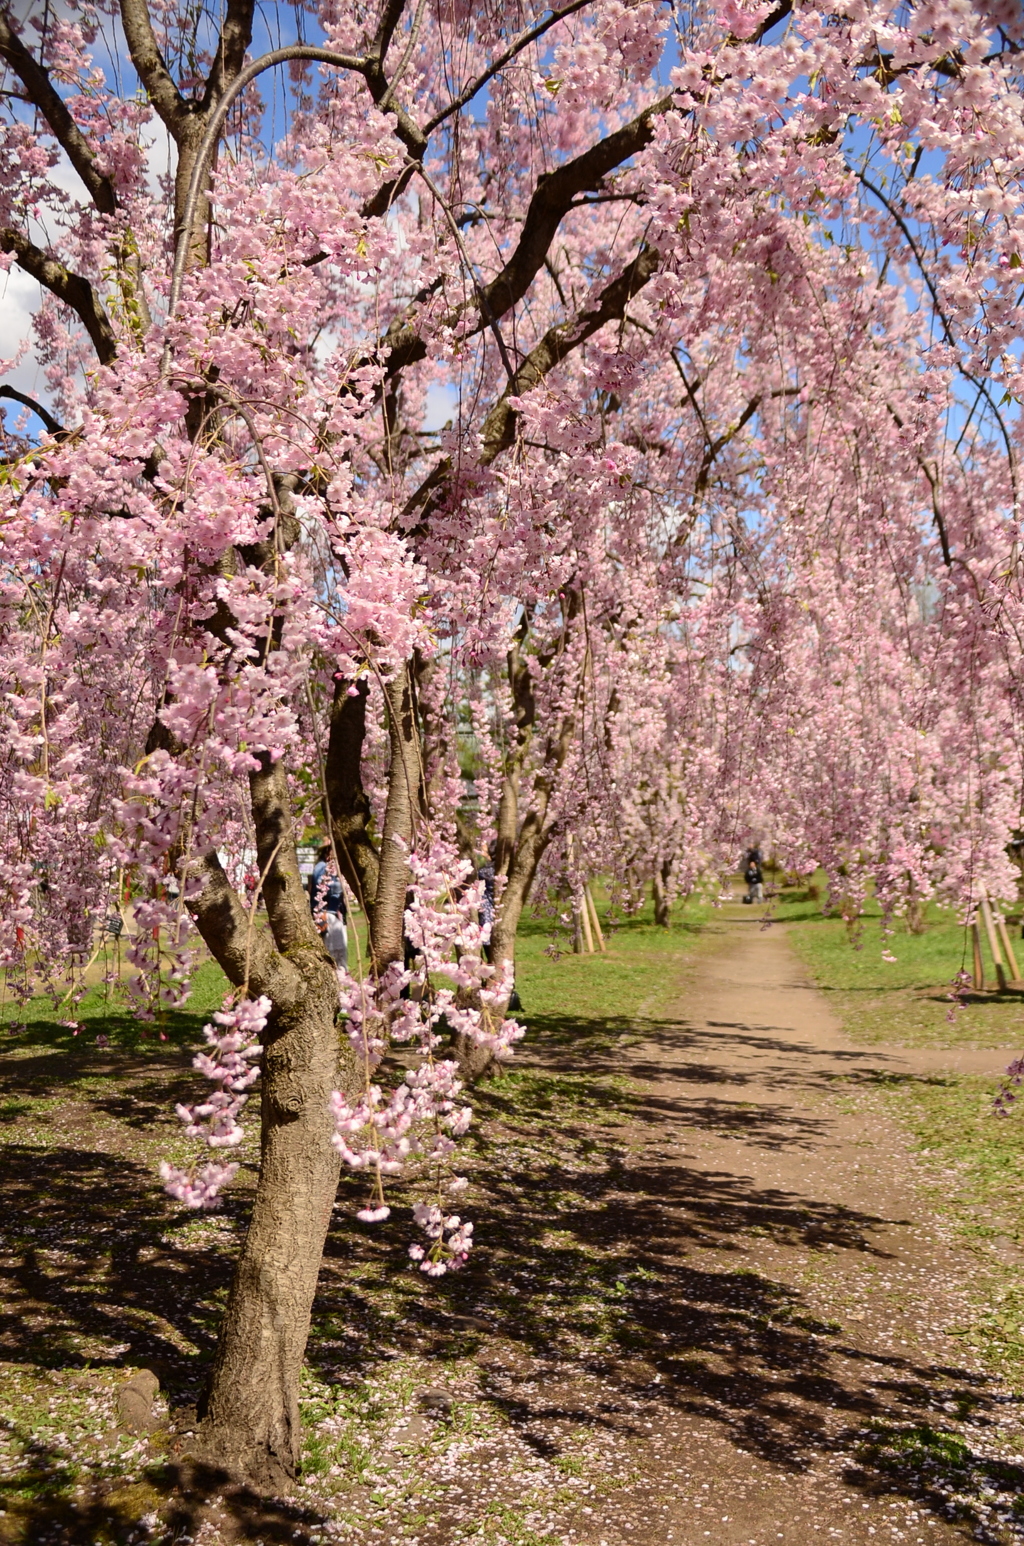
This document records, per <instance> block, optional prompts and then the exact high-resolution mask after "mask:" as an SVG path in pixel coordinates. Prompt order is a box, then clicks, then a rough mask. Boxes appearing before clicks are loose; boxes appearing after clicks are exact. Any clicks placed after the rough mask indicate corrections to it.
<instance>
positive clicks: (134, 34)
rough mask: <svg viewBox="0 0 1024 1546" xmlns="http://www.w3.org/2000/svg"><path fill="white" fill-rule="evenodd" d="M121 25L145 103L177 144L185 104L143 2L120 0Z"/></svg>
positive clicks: (142, 0)
mask: <svg viewBox="0 0 1024 1546" xmlns="http://www.w3.org/2000/svg"><path fill="white" fill-rule="evenodd" d="M121 25H122V27H123V28H124V36H125V41H126V42H127V44H128V51H129V53H130V54H131V56H132V64H134V66H135V68H136V70H137V71H138V75H139V79H140V80H141V82H142V84H143V85H144V86H145V88H146V92H147V95H148V96H149V100H150V101H151V102H152V104H153V106H154V107H155V108H156V110H157V112H158V113H159V114H160V117H161V118H162V119H163V121H164V123H165V124H166V125H167V127H168V129H170V131H171V134H172V135H173V136H174V138H175V141H177V139H178V137H179V135H180V134H181V130H182V124H183V120H184V119H185V117H186V115H187V114H188V112H189V104H188V103H187V102H186V101H185V98H184V97H183V96H182V95H181V92H180V91H179V90H178V88H177V86H176V85H175V84H174V81H173V80H172V78H171V72H170V71H169V70H168V68H167V65H166V64H165V63H164V56H163V54H162V53H161V52H160V46H159V44H158V43H157V40H156V35H155V33H154V32H153V24H152V22H151V21H150V19H149V7H148V6H147V4H146V0H121Z"/></svg>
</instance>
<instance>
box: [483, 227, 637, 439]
mask: <svg viewBox="0 0 1024 1546" xmlns="http://www.w3.org/2000/svg"><path fill="white" fill-rule="evenodd" d="M660 262H661V255H660V253H659V252H658V250H657V248H655V247H650V246H646V245H645V246H644V247H642V248H641V249H640V251H639V252H638V253H637V255H636V257H635V258H634V259H633V261H632V263H630V264H628V265H627V267H626V268H624V269H623V271H622V273H621V274H620V275H619V277H618V278H617V279H613V280H612V281H611V283H610V284H608V285H606V286H605V287H604V289H603V290H602V291H601V293H600V295H599V296H598V297H597V300H596V302H595V304H594V305H592V306H591V307H589V308H588V309H587V310H586V311H582V312H580V313H579V314H578V315H577V316H575V317H573V318H571V319H570V320H569V321H567V322H561V323H559V324H558V325H557V326H556V327H552V328H549V329H548V331H547V332H546V333H545V334H544V337H543V338H542V339H541V340H540V342H539V343H537V344H535V345H534V347H533V348H532V349H531V350H530V352H529V354H528V355H527V356H526V359H525V360H524V361H523V362H522V364H521V365H520V366H519V368H518V369H517V370H516V373H515V375H514V376H513V378H512V380H511V381H510V382H509V384H508V386H507V387H506V389H505V391H504V392H503V393H502V395H501V397H500V398H499V399H498V401H497V402H496V403H495V405H494V407H493V408H492V409H491V411H490V413H489V414H488V415H487V417H486V419H485V420H484V426H483V435H482V440H483V454H482V456H481V461H482V462H483V464H484V466H490V464H491V462H493V461H494V460H495V458H496V457H497V456H499V455H500V454H501V452H502V451H505V450H507V449H508V447H509V446H510V445H511V444H512V441H513V439H514V438H515V425H516V419H517V416H518V415H517V410H516V409H515V408H514V407H513V406H512V402H511V399H512V398H513V397H521V396H522V394H523V393H524V392H529V391H531V390H532V388H533V387H535V386H537V385H538V384H539V383H540V382H541V381H543V379H544V377H545V376H546V375H547V374H548V372H549V371H551V370H553V369H554V368H555V366H556V365H560V364H561V363H562V361H563V360H564V359H566V358H567V357H568V355H570V354H571V353H572V351H573V350H574V349H577V348H579V346H580V344H582V343H585V342H586V340H587V339H588V338H590V337H591V336H592V335H593V334H594V333H596V332H597V331H598V330H599V329H600V328H602V327H604V326H605V324H606V323H608V322H614V321H616V320H617V319H618V318H620V317H621V316H622V315H623V313H624V311H625V309H626V307H627V306H628V305H629V303H630V301H631V300H632V299H633V297H634V296H635V295H636V294H638V292H639V291H640V290H642V289H643V287H644V285H645V284H647V282H648V280H650V279H651V278H653V276H654V275H655V273H656V272H657V270H658V265H659V263H660Z"/></svg>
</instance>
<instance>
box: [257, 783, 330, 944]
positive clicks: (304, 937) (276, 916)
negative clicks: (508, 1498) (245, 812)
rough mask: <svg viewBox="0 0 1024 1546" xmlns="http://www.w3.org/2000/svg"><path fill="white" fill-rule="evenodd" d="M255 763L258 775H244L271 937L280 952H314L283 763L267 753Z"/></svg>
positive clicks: (313, 930) (315, 936)
mask: <svg viewBox="0 0 1024 1546" xmlns="http://www.w3.org/2000/svg"><path fill="white" fill-rule="evenodd" d="M260 763H261V766H260V768H259V771H258V772H256V773H251V774H250V775H249V793H250V796H251V799H252V818H253V826H254V827H255V829H256V854H257V858H258V860H259V866H260V874H261V875H262V876H263V898H264V901H265V902H266V906H267V917H268V918H269V920H270V928H271V932H272V933H273V936H274V941H275V943H276V945H277V948H278V950H280V951H283V952H287V951H289V950H293V949H295V947H296V946H303V945H305V946H309V947H313V948H316V947H317V946H318V945H319V944H320V936H319V934H318V933H317V930H316V925H315V924H314V922H313V915H312V913H311V912H310V908H309V899H308V897H307V894H306V888H305V886H304V885H303V883H302V876H301V874H300V873H299V863H298V858H297V856H296V852H295V833H294V821H293V815H292V802H291V800H290V798H289V795H288V779H287V775H286V773H285V764H284V758H283V757H280V758H278V760H277V761H276V762H272V761H271V760H270V754H269V752H263V753H261V755H260Z"/></svg>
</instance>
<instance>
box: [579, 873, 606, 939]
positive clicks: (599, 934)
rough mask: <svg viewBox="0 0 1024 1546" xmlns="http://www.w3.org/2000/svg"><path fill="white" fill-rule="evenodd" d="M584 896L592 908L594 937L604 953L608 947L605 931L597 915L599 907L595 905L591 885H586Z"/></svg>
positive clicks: (591, 916)
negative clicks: (605, 940)
mask: <svg viewBox="0 0 1024 1546" xmlns="http://www.w3.org/2000/svg"><path fill="white" fill-rule="evenodd" d="M583 896H584V899H585V900H586V903H587V906H588V907H589V908H590V918H591V922H592V923H593V925H594V938H595V939H596V940H597V945H598V949H599V950H600V951H601V952H602V954H603V952H604V950H605V949H606V946H605V942H604V931H603V930H602V928H601V920H600V918H599V917H598V916H597V908H596V906H595V905H594V893H593V892H592V891H591V889H590V887H589V886H585V887H584V888H583Z"/></svg>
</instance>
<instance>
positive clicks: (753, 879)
mask: <svg viewBox="0 0 1024 1546" xmlns="http://www.w3.org/2000/svg"><path fill="white" fill-rule="evenodd" d="M743 879H744V880H745V881H746V883H747V894H746V896H745V897H744V898H743V900H744V902H763V901H764V874H763V873H762V870H761V865H760V863H759V862H757V861H756V860H754V859H752V858H751V857H750V855H749V854H748V855H747V867H746V869H745V870H744V871H743Z"/></svg>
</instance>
